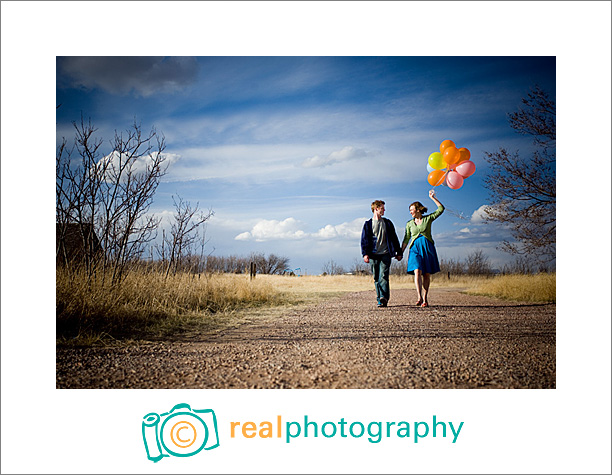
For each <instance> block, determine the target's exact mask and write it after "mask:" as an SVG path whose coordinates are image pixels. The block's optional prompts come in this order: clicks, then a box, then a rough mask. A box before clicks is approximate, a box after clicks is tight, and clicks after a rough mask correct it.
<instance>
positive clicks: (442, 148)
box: [440, 140, 455, 153]
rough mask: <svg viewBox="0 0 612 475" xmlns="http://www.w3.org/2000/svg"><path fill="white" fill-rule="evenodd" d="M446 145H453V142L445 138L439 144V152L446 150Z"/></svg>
mask: <svg viewBox="0 0 612 475" xmlns="http://www.w3.org/2000/svg"><path fill="white" fill-rule="evenodd" d="M448 147H455V142H453V141H452V140H445V141H444V142H442V143H441V144H440V153H444V150H446V149H447V148H448Z"/></svg>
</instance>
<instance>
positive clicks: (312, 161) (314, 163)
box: [302, 145, 378, 168]
mask: <svg viewBox="0 0 612 475" xmlns="http://www.w3.org/2000/svg"><path fill="white" fill-rule="evenodd" d="M375 155H378V152H369V151H367V150H365V149H363V148H355V147H353V146H350V145H349V146H346V147H344V148H342V149H341V150H336V151H334V152H331V153H330V154H329V155H327V156H325V157H321V156H320V155H315V156H314V157H310V158H307V159H306V160H304V161H303V162H302V167H304V168H318V167H327V166H329V165H333V164H334V163H341V162H346V161H349V160H355V159H357V158H366V157H372V156H375Z"/></svg>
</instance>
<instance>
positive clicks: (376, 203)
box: [372, 200, 385, 213]
mask: <svg viewBox="0 0 612 475" xmlns="http://www.w3.org/2000/svg"><path fill="white" fill-rule="evenodd" d="M381 206H385V202H384V201H382V200H376V201H374V202H373V203H372V213H373V212H374V210H375V209H377V208H380V207H381Z"/></svg>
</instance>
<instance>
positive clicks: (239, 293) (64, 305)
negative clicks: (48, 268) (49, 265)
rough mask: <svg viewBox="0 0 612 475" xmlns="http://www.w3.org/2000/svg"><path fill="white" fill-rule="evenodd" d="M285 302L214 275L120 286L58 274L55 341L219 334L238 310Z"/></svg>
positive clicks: (240, 278) (139, 279)
mask: <svg viewBox="0 0 612 475" xmlns="http://www.w3.org/2000/svg"><path fill="white" fill-rule="evenodd" d="M284 302H285V296H284V295H283V294H282V293H279V292H278V291H276V290H274V289H273V288H272V287H271V285H269V283H266V282H265V281H264V280H261V279H259V280H257V279H254V280H249V278H248V276H244V275H232V274H227V275H226V274H213V275H206V276H204V275H203V276H202V277H198V276H197V275H192V274H177V275H174V276H172V275H171V276H169V277H168V278H167V279H166V278H164V276H163V275H162V274H160V273H158V272H147V271H133V272H130V273H129V274H128V275H127V276H126V278H125V279H124V280H123V281H122V282H121V283H120V284H119V285H115V286H113V285H111V284H110V283H109V282H108V281H106V282H104V281H103V280H102V279H101V278H95V277H94V278H93V279H91V280H89V279H87V276H86V275H85V273H84V272H81V271H68V270H66V269H58V270H57V272H56V315H57V337H58V340H59V341H60V342H63V343H66V342H69V341H73V342H77V343H78V342H85V341H88V340H97V339H104V337H106V338H152V337H155V336H156V335H157V336H159V337H163V336H164V335H166V334H169V333H176V332H180V331H184V330H187V329H188V328H190V327H193V326H194V325H196V326H198V327H199V328H200V329H206V328H216V327H218V326H219V325H221V324H223V322H224V321H226V320H227V319H228V317H229V316H230V315H231V314H232V312H234V311H236V310H238V309H244V308H254V307H259V306H263V305H265V306H274V305H281V304H283V303H284Z"/></svg>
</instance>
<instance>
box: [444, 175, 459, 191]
mask: <svg viewBox="0 0 612 475" xmlns="http://www.w3.org/2000/svg"><path fill="white" fill-rule="evenodd" d="M446 184H447V185H448V187H449V188H450V189H452V190H458V189H459V188H461V186H463V177H462V176H461V175H459V173H457V172H455V171H452V172H448V175H446Z"/></svg>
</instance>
